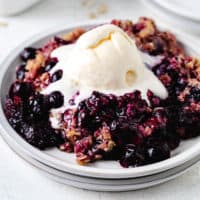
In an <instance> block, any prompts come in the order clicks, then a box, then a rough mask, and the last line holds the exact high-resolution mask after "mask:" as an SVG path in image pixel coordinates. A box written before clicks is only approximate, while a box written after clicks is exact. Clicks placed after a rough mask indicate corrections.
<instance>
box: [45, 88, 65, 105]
mask: <svg viewBox="0 0 200 200" xmlns="http://www.w3.org/2000/svg"><path fill="white" fill-rule="evenodd" d="M47 98H48V106H49V108H59V107H61V106H62V105H63V103H64V96H63V95H62V94H61V93H60V92H59V91H55V92H52V93H51V94H50V95H48V97H47Z"/></svg>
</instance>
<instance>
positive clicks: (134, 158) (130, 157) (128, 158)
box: [120, 144, 145, 167]
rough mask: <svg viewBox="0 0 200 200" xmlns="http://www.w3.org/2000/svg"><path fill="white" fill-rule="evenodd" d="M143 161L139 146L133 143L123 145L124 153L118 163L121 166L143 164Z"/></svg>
mask: <svg viewBox="0 0 200 200" xmlns="http://www.w3.org/2000/svg"><path fill="white" fill-rule="evenodd" d="M144 161H145V157H144V153H143V151H142V149H140V147H137V146H136V145H134V144H127V145H126V146H125V151H124V155H123V156H122V158H121V159H120V164H121V165H122V166H123V167H136V166H140V165H143V164H144Z"/></svg>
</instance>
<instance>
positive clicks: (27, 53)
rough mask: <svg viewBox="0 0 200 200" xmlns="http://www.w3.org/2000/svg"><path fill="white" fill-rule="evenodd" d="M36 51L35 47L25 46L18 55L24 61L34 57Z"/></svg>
mask: <svg viewBox="0 0 200 200" xmlns="http://www.w3.org/2000/svg"><path fill="white" fill-rule="evenodd" d="M36 52H37V49H35V48H32V47H27V48H25V49H24V50H23V51H22V53H21V54H20V57H21V59H22V60H23V61H25V62H26V61H27V60H29V59H33V58H35V55H36Z"/></svg>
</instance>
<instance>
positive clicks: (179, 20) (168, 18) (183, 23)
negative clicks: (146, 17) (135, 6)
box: [142, 0, 200, 34]
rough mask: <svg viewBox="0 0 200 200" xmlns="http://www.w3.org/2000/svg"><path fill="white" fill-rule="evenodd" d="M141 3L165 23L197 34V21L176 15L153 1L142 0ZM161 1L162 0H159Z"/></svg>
mask: <svg viewBox="0 0 200 200" xmlns="http://www.w3.org/2000/svg"><path fill="white" fill-rule="evenodd" d="M142 2H143V4H144V5H145V6H147V7H148V8H149V9H150V10H152V11H153V12H154V13H155V14H156V15H158V16H159V17H160V18H161V20H162V21H165V22H166V23H167V24H170V25H172V26H173V27H176V28H179V29H181V30H184V32H186V33H188V32H189V33H193V34H199V33H200V26H199V21H195V20H191V19H189V18H185V17H182V16H180V15H176V14H175V13H174V12H171V11H169V10H168V9H165V8H164V7H162V6H160V5H159V4H157V3H155V1H149V0H142ZM160 2H162V1H160Z"/></svg>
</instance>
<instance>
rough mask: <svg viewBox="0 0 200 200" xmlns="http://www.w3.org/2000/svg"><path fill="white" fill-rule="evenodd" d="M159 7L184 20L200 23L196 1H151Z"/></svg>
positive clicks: (197, 2)
mask: <svg viewBox="0 0 200 200" xmlns="http://www.w3.org/2000/svg"><path fill="white" fill-rule="evenodd" d="M152 1H154V2H155V3H157V4H158V5H159V6H161V7H163V8H165V9H167V10H169V11H171V12H173V13H175V14H177V15H179V16H181V17H185V18H189V19H191V20H196V21H200V12H199V8H200V2H199V1H198V0H190V1H183V0H163V1H160V0H152Z"/></svg>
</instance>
